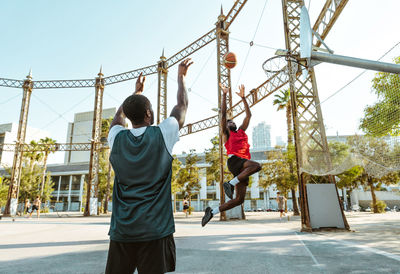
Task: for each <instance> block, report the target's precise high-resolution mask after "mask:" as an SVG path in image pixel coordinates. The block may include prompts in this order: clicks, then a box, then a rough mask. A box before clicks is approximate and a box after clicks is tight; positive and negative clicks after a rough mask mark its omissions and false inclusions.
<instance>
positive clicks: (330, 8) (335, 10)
mask: <svg viewBox="0 0 400 274" xmlns="http://www.w3.org/2000/svg"><path fill="white" fill-rule="evenodd" d="M348 1H349V0H327V1H326V3H325V5H324V7H323V8H322V10H321V12H320V14H319V16H318V18H317V20H316V21H315V24H314V27H313V30H314V31H315V32H317V33H318V34H319V36H321V39H322V40H324V39H325V38H326V36H327V35H328V33H329V31H330V30H331V29H332V27H333V25H334V24H335V22H336V20H337V18H338V17H339V15H340V14H341V13H342V11H343V9H344V7H345V6H346V4H347V2H348ZM314 45H315V46H316V47H319V46H320V45H321V41H319V40H318V39H315V42H314Z"/></svg>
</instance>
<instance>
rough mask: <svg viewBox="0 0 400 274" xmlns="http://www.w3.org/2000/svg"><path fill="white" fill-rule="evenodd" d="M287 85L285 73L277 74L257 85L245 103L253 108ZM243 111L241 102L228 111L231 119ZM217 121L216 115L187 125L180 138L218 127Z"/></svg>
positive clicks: (183, 128) (287, 79) (287, 80)
mask: <svg viewBox="0 0 400 274" xmlns="http://www.w3.org/2000/svg"><path fill="white" fill-rule="evenodd" d="M288 83H289V77H288V75H287V73H285V72H278V73H276V74H275V75H273V76H272V77H271V78H270V79H268V80H267V81H265V82H264V83H262V84H261V85H259V86H258V87H257V88H255V89H253V90H251V92H250V93H249V94H248V95H247V96H246V100H247V103H248V104H249V106H250V107H253V106H254V105H256V104H258V103H259V102H261V101H262V100H264V99H265V98H267V97H268V96H270V95H271V94H272V93H274V92H275V91H277V90H279V89H281V88H282V87H283V86H285V85H286V84H288ZM244 111H245V109H244V105H243V102H242V101H239V102H238V103H236V104H234V105H233V106H232V109H231V110H230V112H231V113H232V118H236V117H238V116H239V115H240V114H242V113H244ZM218 121H219V120H218V115H214V116H212V117H209V118H206V119H203V120H200V121H197V122H194V123H190V124H187V125H185V126H184V127H182V129H181V130H180V136H181V137H183V136H186V135H189V134H192V133H196V132H199V131H203V130H207V129H210V128H213V127H216V126H218Z"/></svg>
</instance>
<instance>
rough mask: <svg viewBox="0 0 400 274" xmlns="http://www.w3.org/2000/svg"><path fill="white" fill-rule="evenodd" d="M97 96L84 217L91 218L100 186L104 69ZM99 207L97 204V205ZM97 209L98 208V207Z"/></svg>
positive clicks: (99, 75) (100, 74) (98, 83)
mask: <svg viewBox="0 0 400 274" xmlns="http://www.w3.org/2000/svg"><path fill="white" fill-rule="evenodd" d="M95 89H96V94H95V98H94V111H93V127H92V140H91V148H90V163H89V178H88V182H87V192H86V206H85V212H84V216H90V215H91V214H90V213H91V210H90V209H91V201H90V200H91V199H92V198H95V197H94V196H95V191H94V190H95V187H97V184H98V181H99V180H98V172H99V156H100V146H101V143H100V137H101V120H102V113H103V93H104V79H103V73H102V69H101V68H100V72H99V74H98V77H97V78H96V84H95ZM96 205H97V204H96ZM96 209H97V206H96Z"/></svg>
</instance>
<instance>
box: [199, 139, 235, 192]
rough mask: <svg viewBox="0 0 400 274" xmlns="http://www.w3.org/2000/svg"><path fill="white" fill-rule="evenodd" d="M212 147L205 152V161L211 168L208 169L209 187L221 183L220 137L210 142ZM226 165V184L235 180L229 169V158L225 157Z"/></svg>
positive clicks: (224, 162)
mask: <svg viewBox="0 0 400 274" xmlns="http://www.w3.org/2000/svg"><path fill="white" fill-rule="evenodd" d="M210 142H211V144H212V147H211V148H210V149H206V150H205V160H206V163H208V164H209V165H210V166H209V167H207V175H206V176H207V185H212V184H213V183H214V182H219V178H220V174H221V171H220V170H221V169H220V158H219V136H218V135H217V136H215V137H213V138H212V139H211V140H210ZM223 164H224V182H226V181H229V180H231V179H232V178H233V176H232V174H231V173H230V172H229V170H228V167H227V157H226V155H223Z"/></svg>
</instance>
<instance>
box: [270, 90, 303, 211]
mask: <svg viewBox="0 0 400 274" xmlns="http://www.w3.org/2000/svg"><path fill="white" fill-rule="evenodd" d="M279 92H280V93H278V94H275V96H274V97H275V100H274V101H273V105H276V106H277V107H278V108H277V111H280V110H283V109H286V123H287V142H288V149H289V148H290V147H292V146H293V132H292V130H291V128H292V104H291V102H290V89H286V90H280V91H279ZM289 172H290V173H291V174H293V173H294V168H293V163H292V162H291V161H290V162H289ZM290 191H291V192H292V201H293V214H294V215H299V208H298V206H297V198H296V190H295V188H294V187H292V188H291V189H290Z"/></svg>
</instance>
